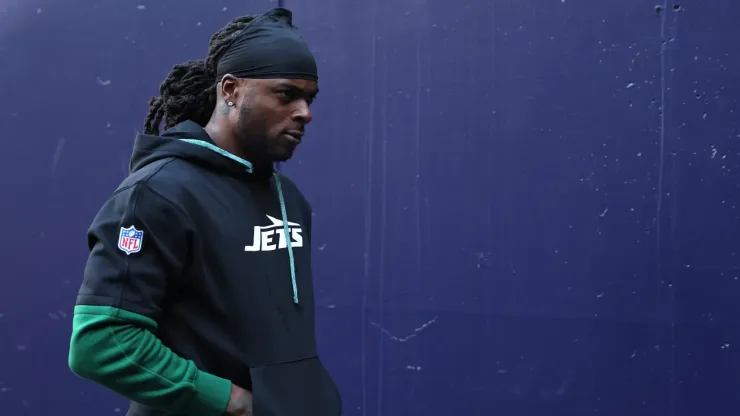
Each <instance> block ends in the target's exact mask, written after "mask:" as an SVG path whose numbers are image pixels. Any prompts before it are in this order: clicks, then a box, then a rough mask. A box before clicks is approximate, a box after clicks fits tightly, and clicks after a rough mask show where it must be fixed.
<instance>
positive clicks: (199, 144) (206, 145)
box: [129, 120, 298, 304]
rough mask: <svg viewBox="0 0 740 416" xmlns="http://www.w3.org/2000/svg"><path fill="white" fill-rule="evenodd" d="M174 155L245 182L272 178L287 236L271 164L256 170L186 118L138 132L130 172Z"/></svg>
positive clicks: (285, 215) (277, 179) (279, 189)
mask: <svg viewBox="0 0 740 416" xmlns="http://www.w3.org/2000/svg"><path fill="white" fill-rule="evenodd" d="M173 157H174V158H178V159H183V160H186V161H188V162H189V163H195V164H198V165H201V166H204V167H207V168H208V169H212V170H215V171H218V172H221V173H224V174H228V175H231V176H236V177H239V178H240V179H243V180H244V181H247V182H249V181H254V180H271V179H272V180H274V181H275V188H276V189H277V195H276V198H278V200H279V201H280V213H281V215H282V220H283V232H284V233H285V235H290V232H289V226H288V224H289V222H288V213H287V211H286V208H285V199H284V197H283V189H282V186H281V184H280V175H279V174H278V173H277V172H276V171H275V170H274V169H273V167H272V166H270V167H269V168H267V169H262V170H259V171H256V170H255V169H254V167H253V166H252V164H251V163H250V162H249V161H247V160H245V159H242V158H240V157H239V156H236V155H234V154H231V153H229V152H227V151H226V150H223V149H221V148H220V147H218V146H216V144H215V143H213V140H211V138H210V136H208V133H207V132H206V131H205V129H204V128H203V127H201V126H200V125H199V124H198V123H196V122H194V121H190V120H188V121H184V122H182V123H180V124H178V125H176V126H174V127H172V128H170V129H168V130H166V131H165V132H164V133H162V135H161V136H154V135H149V134H143V133H139V134H137V136H136V141H135V142H134V151H133V153H132V155H131V160H130V162H129V172H130V173H133V172H136V171H137V170H139V169H141V168H143V167H144V166H146V165H148V164H150V163H153V162H155V161H157V160H161V159H166V158H173ZM286 240H287V245H288V256H289V259H290V277H291V280H292V285H293V303H295V304H298V285H297V283H296V275H295V257H294V254H293V246H292V244H291V241H290V238H288V239H286Z"/></svg>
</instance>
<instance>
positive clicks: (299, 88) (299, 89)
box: [277, 81, 319, 98]
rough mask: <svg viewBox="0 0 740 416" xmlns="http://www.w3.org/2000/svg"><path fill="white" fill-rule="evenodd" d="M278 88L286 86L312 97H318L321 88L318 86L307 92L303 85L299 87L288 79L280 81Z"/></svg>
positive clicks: (292, 90)
mask: <svg viewBox="0 0 740 416" xmlns="http://www.w3.org/2000/svg"><path fill="white" fill-rule="evenodd" d="M277 88H285V89H288V90H290V91H291V92H298V93H300V94H301V95H309V96H310V97H311V98H316V96H317V95H319V88H318V87H316V90H315V91H312V92H307V91H306V90H304V89H303V88H301V87H299V86H297V85H294V84H291V83H289V82H287V81H286V82H281V83H279V84H278V85H277Z"/></svg>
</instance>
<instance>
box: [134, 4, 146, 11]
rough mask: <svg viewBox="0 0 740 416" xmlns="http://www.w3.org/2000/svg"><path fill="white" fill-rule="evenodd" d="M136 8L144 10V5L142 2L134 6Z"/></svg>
mask: <svg viewBox="0 0 740 416" xmlns="http://www.w3.org/2000/svg"><path fill="white" fill-rule="evenodd" d="M136 8H137V9H139V10H146V6H144V5H143V4H140V5H138V6H136Z"/></svg>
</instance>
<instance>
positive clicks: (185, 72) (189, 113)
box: [144, 15, 256, 135]
mask: <svg viewBox="0 0 740 416" xmlns="http://www.w3.org/2000/svg"><path fill="white" fill-rule="evenodd" d="M255 17H256V16H255V15H247V16H242V17H238V18H236V19H234V20H232V21H231V22H230V23H229V24H228V25H226V27H224V28H223V29H221V30H219V31H218V32H216V33H214V34H213V36H211V40H210V42H209V43H208V57H207V58H206V59H198V60H193V61H188V62H185V63H182V64H177V65H175V66H174V67H173V68H172V71H170V73H169V74H168V75H167V78H165V79H164V81H162V84H161V85H160V86H159V95H158V96H156V97H152V98H151V99H150V100H149V114H147V116H146V119H145V120H144V133H146V134H153V135H159V126H160V124H162V121H164V129H165V130H166V129H169V128H170V127H173V126H175V125H177V124H179V123H181V122H183V121H185V120H192V121H194V122H196V123H198V124H200V125H201V126H204V127H205V125H206V124H208V121H209V120H210V119H211V115H212V114H213V110H214V109H215V108H216V84H217V83H218V82H217V80H216V66H217V65H218V59H219V57H220V56H221V54H222V53H223V52H224V51H225V50H226V48H227V47H228V46H229V45H230V44H231V42H232V40H233V39H234V38H235V37H236V35H237V34H239V32H241V31H242V30H243V29H244V28H245V27H246V26H247V25H248V24H249V22H251V21H252V20H253V19H254V18H255Z"/></svg>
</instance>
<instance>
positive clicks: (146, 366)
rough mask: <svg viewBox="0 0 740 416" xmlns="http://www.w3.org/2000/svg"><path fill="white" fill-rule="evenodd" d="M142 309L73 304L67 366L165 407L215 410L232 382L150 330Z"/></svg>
mask: <svg viewBox="0 0 740 416" xmlns="http://www.w3.org/2000/svg"><path fill="white" fill-rule="evenodd" d="M155 330H156V323H155V322H154V321H153V320H151V319H149V318H147V317H144V316H142V315H138V314H135V313H132V312H127V311H124V310H120V309H116V308H111V307H101V306H85V305H78V306H76V307H75V312H74V321H73V329H72V339H71V342H70V352H69V366H70V368H71V369H72V371H73V372H74V373H75V374H77V375H79V376H80V377H83V378H86V379H89V380H91V381H94V382H96V383H98V384H101V385H103V386H105V387H107V388H109V389H110V390H112V391H115V392H116V393H118V394H121V395H123V396H125V397H126V398H128V399H129V400H133V401H136V402H139V403H141V404H144V405H147V406H151V407H155V408H158V409H162V410H164V411H167V412H169V413H175V414H186V415H194V416H195V415H198V416H200V415H202V416H220V415H222V414H223V412H224V410H225V409H226V406H227V403H228V401H229V394H230V392H231V382H230V381H228V380H225V379H222V378H220V377H217V376H215V375H212V374H209V373H206V372H204V371H200V370H199V369H198V368H197V367H196V366H195V364H194V363H193V362H192V361H189V360H186V359H184V358H182V357H180V356H178V355H176V354H175V353H174V352H173V351H172V350H170V349H169V348H167V347H166V346H165V345H164V344H163V343H162V342H161V341H160V340H159V339H158V338H157V337H156V336H155V335H154V332H155Z"/></svg>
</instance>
